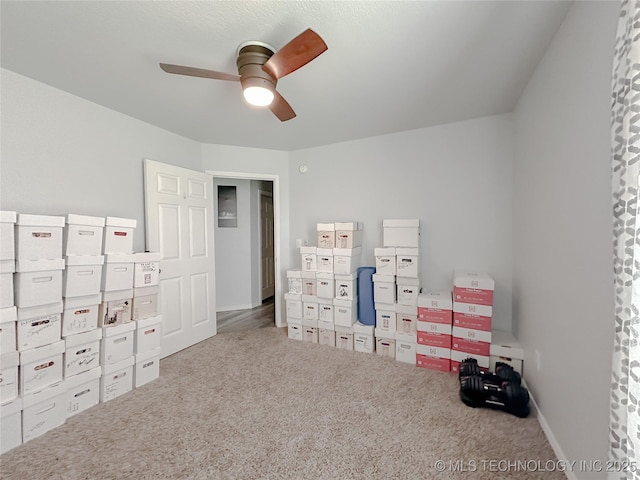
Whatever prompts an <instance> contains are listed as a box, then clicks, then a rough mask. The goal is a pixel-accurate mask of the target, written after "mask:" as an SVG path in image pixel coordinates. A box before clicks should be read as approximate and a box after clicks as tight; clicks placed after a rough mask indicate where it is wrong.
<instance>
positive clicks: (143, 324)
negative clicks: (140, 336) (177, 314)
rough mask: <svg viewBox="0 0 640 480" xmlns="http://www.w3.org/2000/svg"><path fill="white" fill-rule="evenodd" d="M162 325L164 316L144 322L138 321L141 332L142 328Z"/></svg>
mask: <svg viewBox="0 0 640 480" xmlns="http://www.w3.org/2000/svg"><path fill="white" fill-rule="evenodd" d="M161 323H162V315H156V316H155V317H149V318H145V319H143V320H137V321H136V328H137V329H138V330H140V329H141V328H149V327H151V326H153V325H158V324H161Z"/></svg>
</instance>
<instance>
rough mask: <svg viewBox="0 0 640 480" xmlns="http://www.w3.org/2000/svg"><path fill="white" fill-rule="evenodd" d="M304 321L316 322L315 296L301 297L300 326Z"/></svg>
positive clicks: (316, 300) (316, 307)
mask: <svg viewBox="0 0 640 480" xmlns="http://www.w3.org/2000/svg"><path fill="white" fill-rule="evenodd" d="M305 320H315V321H316V322H317V321H318V297H316V296H315V295H302V324H303V325H304V324H305V323H304V322H305Z"/></svg>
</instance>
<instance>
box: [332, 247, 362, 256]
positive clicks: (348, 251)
mask: <svg viewBox="0 0 640 480" xmlns="http://www.w3.org/2000/svg"><path fill="white" fill-rule="evenodd" d="M361 253H362V247H355V248H334V249H333V255H334V256H336V257H357V256H358V255H360V254H361Z"/></svg>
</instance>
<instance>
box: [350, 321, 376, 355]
mask: <svg viewBox="0 0 640 480" xmlns="http://www.w3.org/2000/svg"><path fill="white" fill-rule="evenodd" d="M374 330H375V328H374V326H373V325H363V324H362V323H360V322H356V323H354V324H353V349H354V350H355V351H356V352H363V353H373V351H374V350H375V347H376V344H375V338H374V335H373V334H374Z"/></svg>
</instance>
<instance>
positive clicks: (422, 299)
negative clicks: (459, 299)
mask: <svg viewBox="0 0 640 480" xmlns="http://www.w3.org/2000/svg"><path fill="white" fill-rule="evenodd" d="M418 307H422V308H437V309H439V310H452V309H453V297H452V295H451V292H450V291H449V290H432V291H430V292H425V293H421V294H420V295H418Z"/></svg>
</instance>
